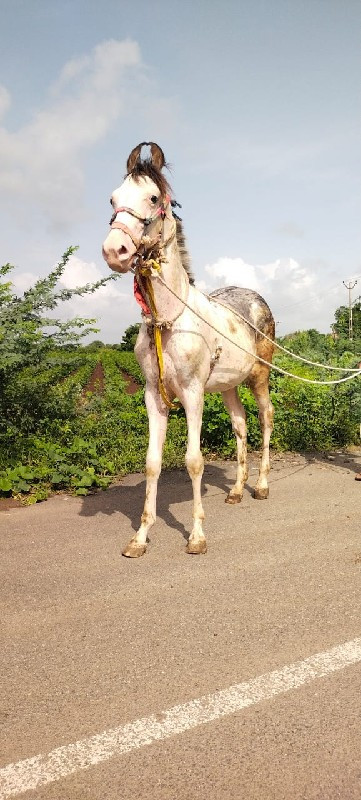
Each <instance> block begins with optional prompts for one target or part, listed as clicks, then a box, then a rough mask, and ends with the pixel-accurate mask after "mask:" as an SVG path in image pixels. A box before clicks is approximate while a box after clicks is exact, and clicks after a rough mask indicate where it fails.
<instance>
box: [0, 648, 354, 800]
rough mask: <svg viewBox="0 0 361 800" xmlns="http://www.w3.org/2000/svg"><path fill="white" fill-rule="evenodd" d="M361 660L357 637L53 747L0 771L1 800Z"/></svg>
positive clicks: (258, 701)
mask: <svg viewBox="0 0 361 800" xmlns="http://www.w3.org/2000/svg"><path fill="white" fill-rule="evenodd" d="M360 661H361V638H357V639H353V641H351V642H346V643H345V644H341V645H339V646H337V647H334V648H332V650H328V651H327V652H325V653H317V654H316V655H314V656H310V658H306V659H305V660H304V661H296V662H295V663H294V664H290V665H289V666H286V667H283V668H282V669H280V670H275V671H274V672H269V673H266V674H265V675H261V676H260V677H258V678H254V679H253V680H251V681H248V682H246V683H239V684H236V685H235V686H230V687H229V689H224V690H222V691H219V692H215V693H214V694H209V695H205V696H204V697H200V698H199V699H198V700H191V701H190V702H189V703H184V704H183V705H179V706H173V707H172V708H169V709H168V710H167V711H164V712H163V713H162V714H161V715H157V716H158V719H157V718H156V717H155V716H151V717H145V718H143V719H138V720H136V721H135V722H130V723H129V724H128V725H123V726H121V727H118V728H113V729H111V730H107V731H103V733H99V734H97V735H96V736H91V737H90V738H89V739H80V740H79V741H77V742H74V744H69V745H64V746H63V747H57V748H56V750H52V751H51V752H50V753H48V754H47V755H38V756H34V757H33V758H27V759H25V760H24V761H18V762H17V763H16V764H8V765H7V766H6V767H3V768H2V769H0V800H6V798H8V797H12V796H13V795H16V794H21V793H22V792H26V791H29V790H30V789H36V788H37V787H38V786H42V785H44V784H47V783H52V782H53V781H58V780H60V779H61V778H66V777H67V776H69V775H71V774H72V773H75V772H78V770H83V769H89V767H92V766H94V765H95V764H99V763H100V762H102V761H108V760H109V759H110V758H112V757H113V756H119V755H122V754H123V753H128V752H129V751H130V750H135V749H138V748H140V747H144V746H145V745H147V744H152V742H156V741H160V740H161V739H168V738H170V737H171V736H176V735H177V734H179V733H183V732H184V731H187V730H189V729H190V728H196V727H197V726H198V725H204V724H205V723H207V722H211V721H212V720H216V719H220V718H221V717H225V716H227V715H229V714H234V713H235V712H236V711H241V710H242V709H243V708H247V707H249V706H252V705H254V704H255V703H260V702H261V701H262V700H270V699H272V698H273V697H275V696H276V695H279V694H283V693H284V692H289V691H290V690H291V689H297V688H298V687H300V686H304V685H305V684H308V683H311V682H312V681H314V680H315V679H316V678H322V677H324V676H326V675H330V674H331V673H332V672H338V671H339V670H341V669H344V668H345V667H348V666H350V665H351V664H357V663H358V662H360ZM159 717H162V719H159Z"/></svg>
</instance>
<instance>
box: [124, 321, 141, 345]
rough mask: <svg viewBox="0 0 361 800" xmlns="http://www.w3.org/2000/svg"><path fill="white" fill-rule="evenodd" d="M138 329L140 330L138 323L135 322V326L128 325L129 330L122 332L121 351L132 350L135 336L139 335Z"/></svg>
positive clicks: (135, 339)
mask: <svg viewBox="0 0 361 800" xmlns="http://www.w3.org/2000/svg"><path fill="white" fill-rule="evenodd" d="M139 328H140V322H136V323H135V325H129V328H127V329H126V330H125V331H124V334H123V338H122V341H121V345H120V349H121V350H128V351H133V350H134V346H135V343H136V341H137V336H138V333H139Z"/></svg>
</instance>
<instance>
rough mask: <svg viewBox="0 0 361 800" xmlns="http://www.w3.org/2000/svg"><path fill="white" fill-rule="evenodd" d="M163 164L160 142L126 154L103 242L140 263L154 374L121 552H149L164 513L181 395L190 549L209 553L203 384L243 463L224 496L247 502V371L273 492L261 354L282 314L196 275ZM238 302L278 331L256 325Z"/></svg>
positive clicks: (149, 365) (138, 281) (116, 259)
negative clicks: (163, 492) (172, 426)
mask: <svg viewBox="0 0 361 800" xmlns="http://www.w3.org/2000/svg"><path fill="white" fill-rule="evenodd" d="M144 145H149V147H150V156H148V157H147V158H145V159H142V156H141V151H142V147H143V146H144ZM164 166H165V160H164V155H163V152H162V150H161V149H160V147H158V145H156V144H154V143H153V142H150V143H148V142H144V143H142V144H140V145H138V146H137V147H136V148H134V150H133V151H132V152H131V154H130V156H129V158H128V161H127V176H126V178H125V180H124V182H123V183H122V185H121V186H120V187H119V188H118V189H115V191H114V192H113V194H112V198H111V204H112V207H113V216H112V219H111V229H110V232H109V234H108V236H107V238H106V240H105V242H104V244H103V255H104V258H105V260H106V262H107V264H108V265H109V267H111V269H114V270H116V271H117V272H128V271H129V270H132V271H133V272H134V273H135V295H136V298H137V299H138V302H139V303H140V304H141V306H142V309H143V324H142V326H141V329H140V332H139V336H138V339H137V343H136V347H135V354H136V357H137V359H138V361H139V364H140V366H141V368H142V371H143V373H144V376H145V379H146V389H145V402H146V406H147V411H148V417H149V445H148V451H147V460H146V498H145V505H144V511H143V514H142V518H141V525H140V528H139V530H138V531H137V533H136V534H135V536H133V538H132V539H131V541H130V542H129V544H128V545H127V547H126V548H125V550H124V553H123V554H124V555H125V556H129V557H133V558H134V557H138V556H141V555H142V554H143V553H144V552H145V550H146V544H147V535H148V531H149V529H150V528H151V526H152V525H153V524H154V522H155V519H156V496H157V484H158V478H159V474H160V471H161V462H162V450H163V444H164V440H165V435H166V429H167V417H168V410H169V407H171V406H172V401H173V400H174V398H178V399H179V401H180V402H181V404H182V405H183V407H184V410H185V414H186V418H187V427H188V444H187V452H186V457H185V461H186V466H187V469H188V472H189V475H190V478H191V481H192V486H193V498H194V505H193V528H192V532H191V534H190V537H189V540H188V544H187V552H188V553H205V552H206V549H207V545H206V539H205V536H204V533H203V529H202V524H203V519H204V511H203V506H202V498H201V480H202V474H203V457H202V454H201V450H200V433H201V424H202V412H203V399H204V393H205V392H221V393H222V395H223V399H224V402H225V405H226V407H227V409H228V411H229V414H230V417H231V421H232V426H233V430H234V433H235V436H236V440H237V464H238V466H237V478H236V483H235V485H234V486H233V487H232V489H231V490H230V493H229V495H228V497H227V498H226V502H228V503H239V502H240V500H241V499H242V494H243V487H244V483H245V481H246V479H247V432H246V418H245V411H244V408H243V406H242V404H241V402H240V400H239V397H238V392H237V386H238V385H239V384H240V383H242V382H244V381H246V380H247V384H248V385H249V386H250V388H251V389H252V391H253V393H254V396H255V398H256V401H257V404H258V408H259V417H260V423H261V428H262V435H263V447H262V456H261V465H260V472H259V478H258V481H257V485H256V488H255V492H254V496H255V497H256V498H258V499H263V498H266V497H267V496H268V482H267V476H268V473H269V468H270V467H269V441H270V436H271V432H272V425H273V408H272V404H271V402H270V398H269V367H267V365H265V364H263V363H261V362H260V361H259V360H257V356H260V357H261V358H263V359H265V360H266V361H271V359H272V353H273V344H272V341H270V340H272V339H274V330H275V328H274V320H273V317H272V314H271V312H270V309H269V308H268V306H267V304H266V303H265V301H264V300H263V299H262V297H260V296H259V295H258V294H257V293H256V292H253V291H250V290H248V289H240V288H237V287H229V288H225V289H218V290H217V291H216V292H213V293H212V294H211V295H209V296H206V295H204V294H203V293H202V292H200V291H199V290H198V289H196V287H195V286H194V285H193V284H194V281H193V278H192V275H191V273H190V269H189V259H188V254H187V252H186V248H185V243H184V237H183V232H182V225H181V221H180V220H179V218H178V217H177V215H176V214H175V213H174V211H173V206H175V205H176V204H175V202H174V201H173V202H172V201H171V199H170V188H169V185H168V183H167V181H166V179H165V177H164V175H163V173H162V169H163V167H164ZM185 304H186V305H185ZM234 312H236V313H234ZM237 312H238V314H241V315H242V316H243V317H244V318H245V319H246V320H249V322H250V323H251V324H253V325H254V326H256V327H257V328H258V329H259V330H261V331H262V332H263V333H265V334H266V336H268V337H269V339H270V340H268V339H266V338H263V336H261V335H260V334H257V333H256V332H255V330H254V328H253V327H252V326H251V324H250V325H249V324H247V322H246V321H242V320H241V319H240V317H239V316H238V315H237ZM162 362H163V363H162Z"/></svg>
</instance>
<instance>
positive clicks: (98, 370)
mask: <svg viewBox="0 0 361 800" xmlns="http://www.w3.org/2000/svg"><path fill="white" fill-rule="evenodd" d="M103 391H104V370H103V367H102V365H101V363H100V361H98V363H97V364H96V366H95V367H94V369H93V372H92V374H91V376H90V378H89V380H88V383H86V384H85V386H84V387H83V391H82V396H83V397H85V396H86V394H87V392H97V393H98V394H102V393H103Z"/></svg>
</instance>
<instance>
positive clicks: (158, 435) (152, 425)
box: [123, 386, 168, 558]
mask: <svg viewBox="0 0 361 800" xmlns="http://www.w3.org/2000/svg"><path fill="white" fill-rule="evenodd" d="M145 403H146V407H147V412H148V420H149V443H148V450H147V460H146V492H145V503H144V509H143V514H142V517H141V525H140V528H139V530H138V531H137V533H136V534H135V536H133V538H132V539H131V540H130V542H129V544H127V546H126V548H125V549H124V550H123V556H127V557H128V558H139V556H142V555H143V553H145V551H146V548H147V536H148V531H149V530H150V528H151V527H152V525H153V524H154V522H155V520H156V502H157V488H158V478H159V475H160V471H161V466H162V452H163V445H164V440H165V436H166V432H167V421H168V409H167V408H166V406H165V405H164V403H163V401H162V399H161V397H160V395H159V392H158V388H157V387H153V386H151V387H150V386H147V388H146V391H145Z"/></svg>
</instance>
